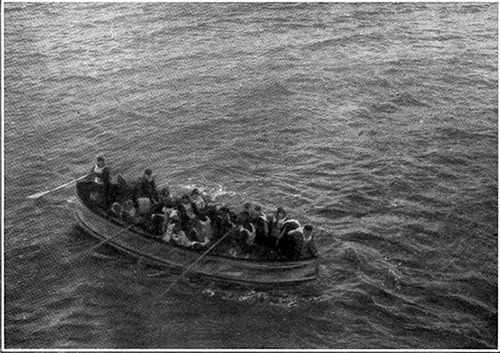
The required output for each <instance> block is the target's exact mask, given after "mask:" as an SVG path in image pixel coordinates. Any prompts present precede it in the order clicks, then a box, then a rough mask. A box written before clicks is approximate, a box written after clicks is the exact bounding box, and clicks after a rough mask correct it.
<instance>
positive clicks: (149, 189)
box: [133, 168, 159, 209]
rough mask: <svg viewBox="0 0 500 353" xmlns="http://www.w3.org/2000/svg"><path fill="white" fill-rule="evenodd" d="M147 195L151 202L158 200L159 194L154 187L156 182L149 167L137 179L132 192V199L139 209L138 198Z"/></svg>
mask: <svg viewBox="0 0 500 353" xmlns="http://www.w3.org/2000/svg"><path fill="white" fill-rule="evenodd" d="M140 197H147V198H149V200H150V201H151V202H152V203H158V202H159V194H158V190H157V188H156V182H155V179H154V176H153V172H152V171H151V169H149V168H148V169H146V170H145V171H144V174H143V175H142V177H140V178H139V180H137V182H136V184H135V187H134V192H133V200H134V205H135V207H136V208H137V209H139V198H140Z"/></svg>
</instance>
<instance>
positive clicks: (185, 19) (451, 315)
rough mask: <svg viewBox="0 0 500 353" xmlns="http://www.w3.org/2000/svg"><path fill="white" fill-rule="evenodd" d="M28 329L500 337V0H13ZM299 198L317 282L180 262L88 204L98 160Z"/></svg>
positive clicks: (37, 342) (126, 341)
mask: <svg viewBox="0 0 500 353" xmlns="http://www.w3.org/2000/svg"><path fill="white" fill-rule="evenodd" d="M4 16H5V33H4V34H5V38H4V44H5V49H4V50H5V52H4V53H5V62H4V69H5V71H4V80H5V95H4V97H5V107H4V118H5V119H4V157H5V159H4V162H5V176H4V182H5V200H4V201H5V202H4V212H3V217H4V246H5V249H4V260H5V263H4V272H5V285H4V290H5V302H4V310H5V330H4V339H5V347H6V348H46V349H64V348H144V349H146V348H179V347H182V348H323V349H325V348H328V349H361V348H378V349H383V348H402V349H414V348H421V349H424V348H427V349H431V348H496V347H497V344H498V342H497V337H498V322H497V314H498V309H497V308H498V290H497V286H498V239H497V238H498V206H497V205H498V120H497V117H498V100H497V99H498V5H497V4H496V3H438V4H436V3H434V4H431V3H405V4H402V3H379V4H372V3H340V4H335V3H304V4H302V3H291V4H288V3H269V4H267V3H170V4H169V3H149V4H139V3H74V4H69V3H6V4H5V5H4ZM100 153H103V154H104V155H105V156H106V157H107V161H108V164H109V165H110V167H111V168H112V171H113V175H114V176H116V175H117V174H118V173H121V174H123V175H124V176H125V177H126V178H128V179H134V178H136V177H138V176H139V175H140V174H141V172H142V171H143V170H144V169H145V168H147V167H149V168H152V169H153V170H154V172H155V174H156V175H157V180H158V182H159V183H160V184H166V183H169V184H170V185H171V187H172V189H173V190H174V191H176V192H182V190H184V189H187V188H191V187H193V186H198V187H201V188H203V189H205V190H208V191H210V192H212V193H214V194H216V195H217V197H218V199H220V200H222V201H224V202H227V203H229V204H232V205H236V206H239V205H241V204H242V203H243V202H244V201H248V200H250V201H256V202H260V203H261V204H262V205H264V206H265V207H266V208H268V209H271V208H273V207H276V206H285V207H287V208H288V209H289V210H290V213H291V214H292V215H293V216H295V217H297V218H298V219H300V220H301V221H303V222H310V223H312V224H313V225H314V226H315V227H316V228H317V229H319V232H318V234H317V238H316V243H317V245H318V248H319V251H320V255H321V261H320V275H319V278H318V280H317V281H316V282H314V283H312V284H308V285H304V286H298V287H293V288H288V289H268V290H262V289H258V288H235V287H230V286H223V285H221V284H216V283H211V282H208V281H206V280H196V279H192V278H191V279H187V280H182V281H180V282H179V283H178V284H177V285H176V286H175V287H174V288H173V289H172V290H171V291H170V292H168V293H166V294H165V295H163V296H162V293H163V291H164V290H165V288H166V287H168V285H169V284H170V283H172V281H174V280H175V279H176V278H177V275H176V274H173V273H169V272H168V271H167V272H164V271H161V270H158V269H155V268H151V267H147V266H145V265H143V264H141V263H138V262H137V261H134V260H132V259H129V258H127V257H124V256H122V255H120V254H118V253H115V252H113V251H111V249H109V248H106V247H104V248H101V249H99V250H96V251H95V252H93V253H91V254H89V255H86V256H74V255H75V254H79V253H81V252H82V251H84V250H86V249H88V248H90V247H92V246H93V245H95V244H96V243H97V242H96V240H93V239H92V238H91V237H90V236H88V235H86V234H85V233H83V232H81V231H79V230H78V229H77V228H76V227H75V220H74V217H73V208H74V202H75V196H74V190H73V189H72V188H67V189H62V190H59V191H57V192H54V193H51V194H49V195H48V196H46V197H44V198H41V199H39V200H36V201H33V200H27V199H26V196H28V195H30V194H33V193H35V192H38V191H41V190H45V189H50V188H53V187H56V186H58V185H61V184H63V183H66V182H68V181H70V180H72V179H75V178H77V177H79V176H80V175H82V174H84V173H86V172H87V171H88V170H89V169H90V167H91V166H92V165H93V163H94V160H95V156H96V155H97V154H100Z"/></svg>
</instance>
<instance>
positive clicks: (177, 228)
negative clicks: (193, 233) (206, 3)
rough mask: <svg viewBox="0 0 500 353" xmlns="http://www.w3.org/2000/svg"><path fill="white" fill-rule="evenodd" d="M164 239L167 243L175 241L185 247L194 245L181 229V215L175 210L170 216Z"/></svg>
mask: <svg viewBox="0 0 500 353" xmlns="http://www.w3.org/2000/svg"><path fill="white" fill-rule="evenodd" d="M162 239H163V240H164V241H166V242H169V241H173V242H174V243H175V244H177V245H181V246H184V247H190V246H192V245H193V243H194V242H192V241H191V240H189V238H188V237H187V236H186V233H184V231H183V230H182V229H181V224H180V219H179V213H178V212H177V211H176V210H173V211H172V212H171V213H170V214H169V216H168V220H167V225H166V227H165V232H164V234H163V237H162Z"/></svg>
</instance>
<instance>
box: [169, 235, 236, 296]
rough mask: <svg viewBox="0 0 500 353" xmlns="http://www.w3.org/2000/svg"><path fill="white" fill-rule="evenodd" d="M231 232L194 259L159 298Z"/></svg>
mask: <svg viewBox="0 0 500 353" xmlns="http://www.w3.org/2000/svg"><path fill="white" fill-rule="evenodd" d="M231 230H232V228H231V229H230V230H229V231H228V232H227V233H226V234H224V235H223V236H222V237H221V238H220V239H219V240H217V241H216V242H215V243H214V245H212V246H211V247H210V248H208V249H207V250H206V251H205V252H204V253H203V254H201V255H200V257H199V258H198V259H196V261H195V262H193V263H192V264H191V265H189V266H188V267H187V268H186V269H185V270H184V271H183V272H182V273H181V274H180V276H179V277H177V278H176V279H175V281H173V282H172V283H170V285H169V286H168V287H167V289H165V291H164V292H163V293H162V294H161V296H164V295H165V294H166V293H167V292H168V291H169V290H170V289H171V288H172V287H173V286H174V285H175V284H176V283H177V282H179V280H180V279H181V278H182V277H184V275H185V274H186V273H188V272H189V270H191V269H192V268H193V267H194V266H195V265H196V264H197V263H198V262H199V261H200V260H201V259H202V258H203V256H205V255H206V254H208V253H209V252H210V251H211V250H212V249H213V248H215V247H216V246H217V245H219V243H220V242H221V241H222V240H224V238H226V237H227V236H228V235H229V234H230V233H231Z"/></svg>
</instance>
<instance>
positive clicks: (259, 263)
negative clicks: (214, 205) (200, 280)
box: [75, 183, 318, 285]
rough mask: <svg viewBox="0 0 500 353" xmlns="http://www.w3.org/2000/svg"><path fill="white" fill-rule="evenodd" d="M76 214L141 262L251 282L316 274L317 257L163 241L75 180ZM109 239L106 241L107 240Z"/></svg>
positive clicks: (88, 230) (282, 280) (283, 281)
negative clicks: (233, 252)
mask: <svg viewBox="0 0 500 353" xmlns="http://www.w3.org/2000/svg"><path fill="white" fill-rule="evenodd" d="M75 216H76V220H77V224H78V226H79V227H80V228H81V229H83V230H84V231H85V232H86V233H88V234H90V235H91V236H93V237H95V238H97V239H100V240H101V241H103V242H105V243H106V244H108V245H109V246H111V247H113V248H115V249H117V250H118V251H120V252H123V253H126V254H128V255H130V256H132V257H135V258H137V259H140V260H141V261H143V262H144V263H147V264H150V265H153V266H158V267H163V268H169V269H172V270H173V271H174V272H179V271H183V270H185V269H187V268H188V267H190V268H189V272H190V274H193V275H201V276H204V277H207V278H210V279H213V280H218V281H223V282H234V283H240V284H253V285H290V284H297V283H301V282H307V281H311V280H314V279H315V278H316V277H317V275H318V259H317V258H315V257H312V258H308V259H300V260H293V261H290V260H284V259H280V260H276V259H274V260H267V259H262V258H239V257H236V256H230V255H227V256H223V255H221V254H215V252H214V254H213V253H208V254H206V255H204V253H203V249H198V250H197V251H195V250H193V249H187V248H184V247H182V246H179V245H176V244H172V243H169V242H165V241H163V240H162V239H161V238H159V237H157V236H155V235H153V234H151V233H149V232H147V231H145V230H144V229H142V228H141V227H140V226H138V225H131V224H129V223H127V222H125V221H123V220H120V219H117V218H115V217H112V216H110V215H109V214H108V213H106V212H104V211H103V210H100V209H96V208H95V207H92V205H90V204H89V200H88V198H87V197H85V185H83V187H82V184H81V183H77V202H76V208H75ZM107 239H109V240H108V241H106V240H107Z"/></svg>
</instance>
